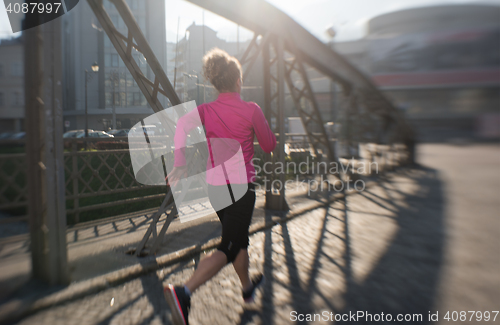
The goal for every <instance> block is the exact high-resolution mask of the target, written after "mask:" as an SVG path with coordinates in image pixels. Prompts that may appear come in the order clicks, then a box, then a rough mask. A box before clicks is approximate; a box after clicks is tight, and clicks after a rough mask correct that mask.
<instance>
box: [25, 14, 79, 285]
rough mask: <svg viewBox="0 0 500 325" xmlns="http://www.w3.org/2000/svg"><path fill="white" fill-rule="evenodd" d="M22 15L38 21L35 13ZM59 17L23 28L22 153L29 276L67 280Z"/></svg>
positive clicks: (49, 279)
mask: <svg viewBox="0 0 500 325" xmlns="http://www.w3.org/2000/svg"><path fill="white" fill-rule="evenodd" d="M27 19H33V20H37V21H40V19H41V17H40V15H29V16H28V18H27ZM60 24H61V21H60V19H55V20H53V21H51V22H48V23H45V24H43V25H42V26H38V27H34V28H31V29H28V30H26V31H25V33H26V42H25V94H26V115H25V116H26V130H27V139H26V156H27V157H26V158H27V162H28V172H27V175H28V197H29V198H28V200H29V202H28V215H29V221H30V235H31V255H32V271H33V277H34V278H35V279H37V280H41V281H42V282H45V283H48V284H52V285H55V284H68V283H69V272H68V265H67V250H66V202H65V181H64V159H63V144H62V131H63V130H62V128H63V116H62V90H61V87H62V85H61V81H62V73H61V65H60V62H61V59H62V58H61V28H60Z"/></svg>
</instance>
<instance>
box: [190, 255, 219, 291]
mask: <svg viewBox="0 0 500 325" xmlns="http://www.w3.org/2000/svg"><path fill="white" fill-rule="evenodd" d="M226 264H227V257H226V254H224V253H223V252H221V251H219V250H218V251H215V252H213V253H212V254H211V255H210V256H208V257H205V258H204V259H202V260H201V261H200V264H199V265H198V268H197V269H196V271H194V274H193V275H192V276H191V278H190V279H189V280H188V281H187V282H186V283H185V286H186V287H187V288H188V289H189V291H191V293H193V292H195V290H196V289H198V287H199V286H201V285H202V284H203V283H205V282H207V281H208V280H210V279H211V278H212V277H213V276H214V275H216V274H217V273H218V272H219V271H220V270H221V269H222V268H223V267H224V265H226Z"/></svg>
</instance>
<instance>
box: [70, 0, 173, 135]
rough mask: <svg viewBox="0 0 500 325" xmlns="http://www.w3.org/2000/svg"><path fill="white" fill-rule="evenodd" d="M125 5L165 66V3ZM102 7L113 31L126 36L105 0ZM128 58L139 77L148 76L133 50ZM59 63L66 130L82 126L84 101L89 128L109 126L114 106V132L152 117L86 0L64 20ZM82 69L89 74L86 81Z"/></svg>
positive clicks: (154, 0) (134, 1) (150, 0)
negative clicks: (95, 69)
mask: <svg viewBox="0 0 500 325" xmlns="http://www.w3.org/2000/svg"><path fill="white" fill-rule="evenodd" d="M127 3H128V5H129V7H130V9H131V10H132V12H133V14H134V17H135V19H136V21H137V23H138V25H139V27H140V28H141V31H142V33H143V34H144V36H145V37H146V39H147V40H148V42H149V45H150V46H151V48H152V50H153V52H154V53H155V55H156V57H157V59H158V61H159V62H160V63H161V64H162V65H163V67H164V68H165V67H166V63H167V55H166V54H167V47H166V46H165V43H166V30H165V1H164V0H148V1H142V0H127ZM103 4H104V6H105V8H106V10H107V12H108V13H109V16H110V18H111V20H112V21H113V23H114V25H115V27H116V28H117V30H118V31H119V32H121V33H122V34H124V35H127V28H126V26H125V23H124V22H123V20H122V19H121V17H120V15H119V14H118V11H117V10H116V8H115V7H114V5H113V4H112V3H111V2H110V1H109V0H104V1H103ZM132 55H133V57H134V59H135V60H136V62H137V64H138V65H139V66H140V68H141V70H142V72H143V73H144V75H146V76H147V77H148V78H152V71H151V70H150V68H149V67H148V66H147V64H146V61H145V59H144V56H143V55H142V54H140V53H139V52H137V51H135V50H133V53H132ZM63 61H64V62H63V74H64V92H63V97H64V119H65V122H66V123H69V125H70V126H69V127H67V128H66V130H73V129H84V128H85V100H86V99H87V107H88V108H87V111H88V115H87V118H88V126H89V128H90V129H95V130H108V129H110V128H113V125H112V121H113V107H114V111H115V115H116V128H118V129H120V128H130V127H131V126H133V125H134V124H135V123H137V122H138V121H139V120H141V119H142V118H144V117H146V116H149V115H151V114H153V110H152V109H151V107H149V105H148V103H147V101H146V98H145V97H144V96H143V94H142V92H141V91H140V89H139V87H138V85H137V84H136V82H135V81H134V79H133V78H132V75H131V74H130V73H129V71H128V69H127V68H126V66H125V64H124V63H123V61H122V60H121V58H120V56H119V55H118V53H117V52H116V50H115V48H114V46H113V44H112V43H111V41H110V40H109V38H108V36H107V35H106V33H105V32H104V31H103V30H102V28H101V27H100V25H99V22H98V21H97V18H96V17H95V15H94V13H93V12H92V10H91V9H90V7H89V5H88V3H87V2H86V1H81V2H80V3H79V5H78V7H77V10H72V11H70V12H69V13H67V14H66V15H64V16H63ZM94 63H97V64H98V66H99V71H98V72H97V73H94V72H92V69H91V66H92V65H93V64H94ZM85 70H87V71H88V73H87V76H88V77H87V78H86V77H85V76H86V74H85ZM86 79H87V80H86ZM85 83H87V94H86V93H85V88H86V87H85ZM159 98H160V100H161V101H162V104H163V105H164V107H166V105H167V103H168V101H167V99H166V98H164V97H163V96H159Z"/></svg>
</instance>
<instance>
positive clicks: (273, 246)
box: [20, 145, 500, 324]
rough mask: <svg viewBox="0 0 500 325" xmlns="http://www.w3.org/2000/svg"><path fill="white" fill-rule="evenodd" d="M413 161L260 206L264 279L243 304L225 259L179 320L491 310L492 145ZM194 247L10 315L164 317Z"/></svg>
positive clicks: (129, 320) (254, 259)
mask: <svg viewBox="0 0 500 325" xmlns="http://www.w3.org/2000/svg"><path fill="white" fill-rule="evenodd" d="M419 161H420V163H421V164H422V167H420V168H416V169H404V170H400V171H398V172H396V173H392V174H389V175H388V176H387V177H386V178H385V179H384V181H383V182H381V183H379V185H377V186H372V187H370V188H368V189H366V190H365V191H363V192H361V193H359V194H356V195H351V196H348V197H347V198H346V199H337V200H335V201H334V202H333V203H331V204H322V203H321V202H318V201H315V202H316V203H315V204H318V205H321V206H318V207H317V208H315V209H312V210H308V209H305V207H304V206H302V208H303V210H304V211H303V213H300V214H298V215H297V216H295V217H294V218H292V219H290V220H288V221H285V220H283V221H281V222H278V223H276V224H274V223H275V222H276V221H278V220H279V218H280V217H281V216H278V215H273V214H272V213H271V212H267V213H265V212H264V211H263V210H261V211H262V213H261V215H260V216H259V217H257V218H256V219H259V218H260V220H261V222H266V221H267V222H268V225H271V226H272V227H271V226H270V227H263V228H262V231H259V232H256V233H255V234H253V235H252V236H251V238H250V256H251V261H250V264H251V266H250V268H251V271H250V272H251V273H258V272H263V273H264V275H265V276H266V278H267V281H266V283H265V285H264V287H263V288H262V290H261V291H260V292H259V293H258V295H257V300H256V303H254V304H251V305H248V306H245V305H244V304H243V299H242V298H241V289H240V284H239V282H238V278H237V276H236V273H235V272H234V270H233V268H232V267H231V266H227V267H226V268H224V269H223V270H222V271H221V272H220V273H219V274H218V275H217V276H216V277H214V278H213V279H212V280H211V281H209V282H208V283H207V284H206V285H205V286H203V287H201V288H200V289H199V290H198V291H197V292H196V293H195V294H194V295H193V299H192V307H193V308H192V311H191V314H190V323H191V324H290V323H293V322H294V320H297V321H299V320H300V319H303V320H304V321H303V322H306V323H312V324H322V323H333V321H334V320H335V317H337V318H338V317H339V316H340V317H341V318H340V321H338V323H360V324H363V323H364V324H372V323H374V321H373V320H372V321H370V320H369V319H367V318H361V319H357V320H356V321H354V320H353V318H352V317H348V318H346V317H344V319H343V320H342V317H343V316H349V313H351V315H352V314H353V313H357V312H363V313H364V314H365V315H366V314H370V315H371V317H372V318H373V317H375V318H376V317H377V315H378V316H379V317H380V314H381V313H384V316H385V317H386V318H385V321H379V322H377V323H382V324H383V323H386V324H389V323H413V324H418V323H422V324H424V323H429V321H428V318H429V313H431V314H435V313H436V312H439V314H438V322H437V323H443V324H444V323H448V321H446V320H445V319H444V316H445V315H446V312H447V311H458V312H460V311H481V312H485V311H490V312H492V311H495V310H498V303H497V302H498V299H499V297H500V281H499V280H498V276H497V275H498V271H499V270H500V256H499V255H498V249H499V248H500V247H499V242H498V238H499V235H500V231H499V230H500V227H499V221H498V211H499V207H500V201H499V200H498V193H499V191H500V174H499V173H498V167H499V166H500V150H499V146H497V145H473V146H452V145H421V146H419ZM472 167H475V168H472ZM305 201H307V200H305V199H303V198H302V199H300V200H297V202H296V203H297V204H306V203H304V202H305ZM311 202H313V201H312V200H310V201H309V203H311ZM292 205H293V204H292ZM298 209H299V210H300V208H298ZM292 210H293V209H292ZM273 220H274V222H273ZM203 255H204V253H201V254H197V255H196V256H194V258H193V259H190V260H183V261H181V262H179V263H176V264H174V265H169V266H168V267H164V268H160V269H158V270H157V271H156V272H151V273H148V274H145V275H142V276H139V277H137V278H135V279H131V280H128V281H125V282H123V283H119V284H113V285H112V286H111V287H109V288H106V289H104V290H101V291H99V292H98V293H96V294H93V295H88V296H85V297H83V298H80V299H76V300H72V301H69V302H67V303H65V304H62V305H58V306H55V307H51V308H47V309H45V310H40V311H38V312H36V313H35V314H33V315H30V316H28V317H25V318H24V319H22V320H21V321H20V324H162V323H169V320H170V313H169V310H168V307H167V305H166V303H165V301H164V299H163V295H162V286H163V285H165V284H167V283H181V282H183V281H185V280H186V279H187V278H188V277H189V276H190V275H191V274H192V272H193V270H194V267H195V265H196V263H197V262H198V261H199V259H200V258H202V257H203ZM89 281H90V280H89ZM314 314H317V315H316V319H314V317H315V316H314ZM308 315H309V317H312V319H311V321H307V317H308ZM387 315H391V317H392V320H391V321H388V320H387ZM419 315H420V317H421V318H418V317H419ZM469 316H470V314H469ZM397 317H403V318H402V319H403V321H400V322H398V321H397V320H396V318H397ZM405 317H406V318H407V321H404V318H405ZM408 317H409V318H408ZM410 318H411V320H409V319H410ZM330 321H331V322H330ZM496 321H497V322H498V321H500V320H499V318H498V317H497V319H496ZM465 323H473V322H468V321H467V322H465Z"/></svg>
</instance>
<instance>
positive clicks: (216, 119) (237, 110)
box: [164, 49, 276, 325]
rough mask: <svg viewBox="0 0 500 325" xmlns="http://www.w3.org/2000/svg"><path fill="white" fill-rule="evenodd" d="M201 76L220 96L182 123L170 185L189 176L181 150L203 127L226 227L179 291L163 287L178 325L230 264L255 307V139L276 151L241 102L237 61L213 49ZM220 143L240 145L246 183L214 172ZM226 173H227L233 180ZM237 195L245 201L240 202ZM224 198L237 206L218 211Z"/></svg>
mask: <svg viewBox="0 0 500 325" xmlns="http://www.w3.org/2000/svg"><path fill="white" fill-rule="evenodd" d="M203 73H204V75H205V77H206V78H207V79H208V80H209V81H210V83H212V85H213V86H214V87H215V88H216V89H217V90H218V91H219V96H218V98H217V100H215V101H213V102H211V103H206V104H202V105H200V106H198V108H197V110H193V111H192V112H190V113H188V114H186V115H185V116H183V117H182V118H181V119H179V122H178V125H177V128H176V133H175V139H174V143H175V148H176V150H175V163H174V168H173V170H172V171H171V172H170V174H169V175H168V177H167V178H168V181H169V183H170V184H175V183H176V182H178V181H179V180H180V179H182V178H183V177H185V175H187V168H186V164H185V157H184V151H183V150H182V148H184V147H185V145H186V137H187V134H188V133H189V131H190V130H191V129H193V128H194V127H196V126H197V123H196V122H194V123H193V122H192V121H196V120H198V121H200V123H201V124H203V126H204V127H205V133H206V138H207V143H208V147H209V152H210V156H209V159H208V161H207V183H208V194H209V198H210V202H211V203H212V206H214V209H215V210H218V211H217V215H218V217H219V219H220V222H221V224H222V240H221V243H220V245H219V246H218V248H217V251H215V252H214V253H212V254H211V255H209V256H208V257H206V258H204V259H203V260H201V261H200V263H199V265H198V268H197V269H196V271H195V272H194V274H193V275H192V276H191V278H190V279H189V280H188V281H187V282H185V283H184V284H183V285H180V286H172V285H170V284H169V285H168V286H167V287H165V290H164V292H165V298H166V300H167V303H168V304H169V305H170V308H171V310H172V316H173V320H174V323H175V324H183V325H187V324H188V313H189V309H190V306H191V294H192V293H194V292H195V291H196V289H198V288H199V287H200V286H201V285H202V284H204V283H205V282H206V281H208V280H210V279H211V278H212V277H213V276H214V275H216V274H217V273H218V272H219V271H220V270H221V269H222V268H223V267H224V266H225V265H226V264H229V263H232V264H233V267H234V269H235V271H236V273H237V274H238V277H239V278H240V281H241V285H242V291H243V299H244V301H245V302H247V303H248V302H253V299H254V294H255V289H256V288H257V287H258V286H259V285H260V284H261V283H262V282H263V276H262V274H260V275H259V276H257V277H255V278H254V279H252V280H251V279H250V278H249V274H248V266H249V257H248V249H247V248H248V243H249V240H248V228H249V226H250V221H251V219H252V214H253V209H254V206H255V187H254V184H253V183H252V182H253V181H254V178H255V168H254V166H253V164H252V158H253V155H254V146H253V141H254V136H257V140H258V141H259V144H260V146H261V148H262V149H263V150H264V151H265V152H268V153H269V152H271V151H272V150H273V149H274V148H275V146H276V137H275V136H274V134H273V133H272V131H271V129H270V128H269V125H268V123H267V121H266V119H265V117H264V114H263V113H262V110H261V109H260V107H259V106H258V105H257V104H255V103H253V102H245V101H243V100H242V99H241V98H240V92H241V85H242V71H241V65H240V63H239V62H238V60H237V59H236V58H234V57H231V56H230V55H229V54H227V53H226V52H224V51H222V50H219V49H213V50H211V51H209V52H208V53H207V54H206V55H205V56H204V57H203ZM198 124H199V123H198ZM228 139H229V140H228ZM219 140H220V141H222V142H224V141H229V142H231V143H237V145H238V147H239V148H238V149H239V153H240V155H241V154H242V158H243V159H241V161H244V163H243V164H244V167H243V174H244V176H243V177H238V176H239V175H238V174H241V173H238V172H236V173H235V172H234V168H232V169H231V166H229V168H224V169H221V168H216V167H220V166H217V165H221V162H216V163H214V161H215V160H217V159H216V158H214V156H215V155H216V154H217V153H216V152H215V151H217V150H219V151H220V149H221V146H218V147H219V148H217V146H214V143H218V142H217V141H219ZM236 141H237V142H236ZM211 144H212V145H211ZM223 151H226V155H227V151H229V152H231V155H232V154H233V153H234V152H236V151H238V150H234V149H231V150H223ZM223 155H224V153H223ZM236 160H237V159H236ZM222 165H223V164H222ZM222 167H224V166H222ZM210 168H213V169H212V171H213V173H212V174H214V173H215V174H217V171H219V174H220V173H221V171H222V172H224V173H223V175H224V176H223V177H222V179H223V182H222V183H221V177H208V175H209V174H210V171H211V170H209V169H210ZM226 169H229V175H228V171H227V170H226ZM231 173H232V174H237V175H232V174H231ZM212 176H213V175H212ZM229 180H231V182H230V181H229ZM242 188H243V192H242V191H241V189H242ZM236 192H239V193H240V194H241V195H238V196H236V195H235V193H236ZM221 193H229V194H230V196H231V199H232V201H230V202H233V203H232V204H228V206H226V207H224V208H221V209H219V208H216V207H221V203H220V201H221ZM238 197H240V198H239V199H238ZM222 206H223V205H222Z"/></svg>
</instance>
